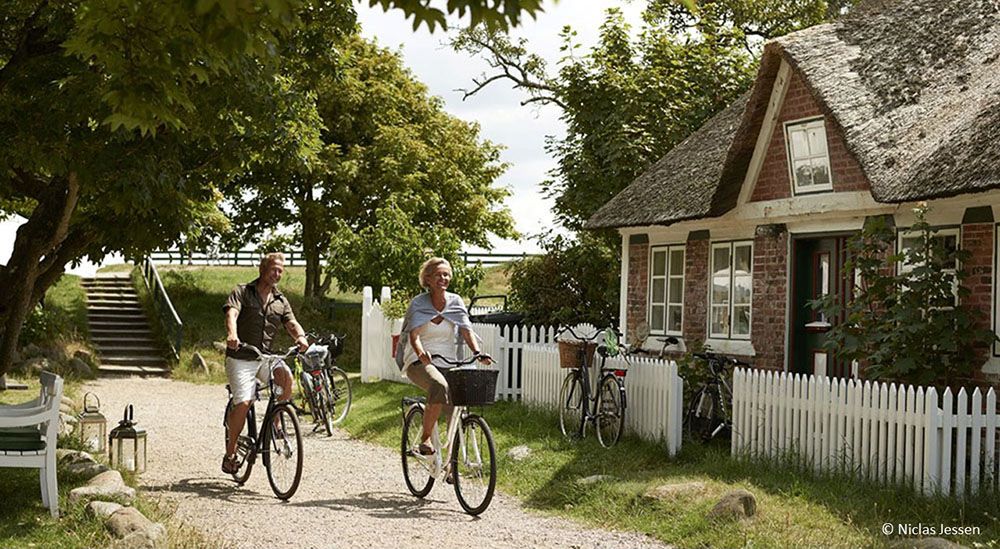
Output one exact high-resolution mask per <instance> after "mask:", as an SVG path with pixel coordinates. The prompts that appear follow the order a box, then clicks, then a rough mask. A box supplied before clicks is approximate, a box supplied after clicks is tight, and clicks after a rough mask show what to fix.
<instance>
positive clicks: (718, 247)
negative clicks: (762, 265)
mask: <svg viewBox="0 0 1000 549" xmlns="http://www.w3.org/2000/svg"><path fill="white" fill-rule="evenodd" d="M711 259H712V274H711V288H710V289H709V295H708V301H709V321H708V323H709V330H708V333H709V337H712V338H726V339H730V338H731V339H749V338H750V307H751V302H752V298H753V243H752V242H749V241H747V242H725V243H716V244H712V257H711Z"/></svg>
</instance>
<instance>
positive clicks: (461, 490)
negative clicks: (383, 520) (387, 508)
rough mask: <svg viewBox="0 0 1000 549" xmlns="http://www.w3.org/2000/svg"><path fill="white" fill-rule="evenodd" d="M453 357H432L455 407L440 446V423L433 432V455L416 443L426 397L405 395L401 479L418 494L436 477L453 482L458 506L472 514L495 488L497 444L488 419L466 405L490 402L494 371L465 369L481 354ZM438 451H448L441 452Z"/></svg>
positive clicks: (481, 508) (486, 502) (425, 491)
mask: <svg viewBox="0 0 1000 549" xmlns="http://www.w3.org/2000/svg"><path fill="white" fill-rule="evenodd" d="M482 356H483V355H476V356H473V357H472V358H469V359H467V360H458V361H453V360H449V359H447V358H445V357H442V356H440V355H432V356H431V360H432V362H434V363H436V364H440V363H445V364H448V365H450V366H457V368H443V367H440V366H438V368H439V369H440V370H442V372H443V373H444V376H445V379H447V380H448V391H449V396H450V400H451V403H452V404H453V405H454V408H453V410H452V412H451V417H450V418H449V420H448V431H447V435H446V436H445V442H444V445H443V446H442V444H441V441H440V439H439V437H438V427H437V425H435V426H434V430H433V431H432V432H431V443H432V445H433V447H434V453H433V454H431V455H427V456H425V455H421V453H420V450H419V447H420V443H421V440H420V439H421V435H422V429H423V421H424V406H425V405H426V398H425V397H422V396H421V397H404V398H403V399H402V402H401V403H400V406H401V411H402V414H403V439H402V447H401V454H402V458H403V480H404V481H405V482H406V487H407V489H409V490H410V493H411V494H413V495H414V496H417V497H418V498H422V497H424V496H426V495H427V494H428V493H430V491H431V488H432V487H433V486H434V481H435V480H440V479H442V478H443V479H445V480H446V481H447V482H448V483H450V484H453V485H454V486H455V495H456V496H458V503H459V504H460V505H461V506H462V509H464V510H465V512H466V513H468V514H470V515H478V514H480V513H482V512H483V511H485V510H486V508H487V507H489V505H490V501H491V500H492V499H493V491H494V489H495V488H496V474H497V461H496V445H495V444H494V442H493V432H492V431H490V426H489V424H487V423H486V420H485V419H484V418H483V417H482V416H479V415H477V414H474V413H471V412H469V409H468V407H469V406H482V405H488V404H492V403H493V401H494V399H495V396H496V380H497V374H499V371H497V370H487V369H479V368H475V367H472V368H469V367H468V366H469V365H471V364H473V363H474V362H476V361H477V360H479V359H480V358H482ZM442 451H447V453H446V454H445V455H444V456H442V455H441V454H442Z"/></svg>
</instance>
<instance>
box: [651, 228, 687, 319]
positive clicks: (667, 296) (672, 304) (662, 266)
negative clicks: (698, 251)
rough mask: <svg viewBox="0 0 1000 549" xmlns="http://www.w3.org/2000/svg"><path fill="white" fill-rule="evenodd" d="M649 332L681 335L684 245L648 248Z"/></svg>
mask: <svg viewBox="0 0 1000 549" xmlns="http://www.w3.org/2000/svg"><path fill="white" fill-rule="evenodd" d="M650 261H651V263H652V265H653V268H652V269H650V271H649V310H648V317H649V331H650V333H653V334H670V335H681V329H682V327H683V325H684V246H662V247H654V248H652V249H651V250H650Z"/></svg>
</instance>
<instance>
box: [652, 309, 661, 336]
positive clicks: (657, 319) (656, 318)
mask: <svg viewBox="0 0 1000 549" xmlns="http://www.w3.org/2000/svg"><path fill="white" fill-rule="evenodd" d="M649 326H650V329H651V330H653V331H654V332H662V331H663V306H662V305H653V308H652V309H650V311H649Z"/></svg>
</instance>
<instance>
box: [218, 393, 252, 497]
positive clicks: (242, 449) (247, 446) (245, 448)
mask: <svg viewBox="0 0 1000 549" xmlns="http://www.w3.org/2000/svg"><path fill="white" fill-rule="evenodd" d="M232 410H233V401H232V400H230V401H229V403H228V404H226V415H225V416H223V418H222V427H223V431H225V443H226V444H227V446H228V443H229V413H230V412H232ZM254 421H256V418H255V417H254V410H253V403H252V402H251V403H250V410H249V411H248V412H247V417H246V418H245V419H244V421H243V430H242V431H240V434H239V437H238V438H237V439H236V461H237V462H238V463H239V468H238V469H236V472H235V473H233V474H232V475H233V480H235V481H236V482H237V483H238V484H240V485H242V484H244V483H245V482H246V481H247V479H249V478H250V471H252V470H253V462H254V459H255V458H256V457H257V453H256V452H255V451H254V450H255V448H254V446H255V445H254V439H255V437H254V431H256V429H255V427H256V425H255V424H254Z"/></svg>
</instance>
